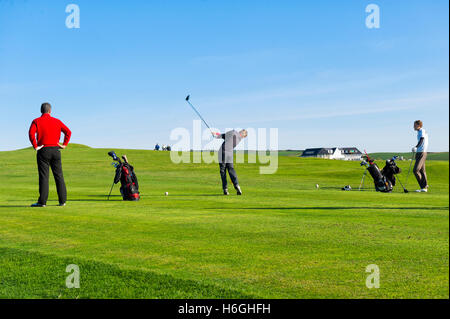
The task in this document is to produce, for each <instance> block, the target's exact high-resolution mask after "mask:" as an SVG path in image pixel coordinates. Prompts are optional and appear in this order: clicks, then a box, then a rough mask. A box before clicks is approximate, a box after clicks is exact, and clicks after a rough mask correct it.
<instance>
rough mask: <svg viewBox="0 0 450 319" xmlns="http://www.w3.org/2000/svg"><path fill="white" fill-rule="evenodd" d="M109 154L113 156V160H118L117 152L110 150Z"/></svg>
mask: <svg viewBox="0 0 450 319" xmlns="http://www.w3.org/2000/svg"><path fill="white" fill-rule="evenodd" d="M108 155H109V156H111V157H112V159H113V160H115V161H118V160H119V158H118V157H117V155H116V153H115V152H114V151H111V152H108Z"/></svg>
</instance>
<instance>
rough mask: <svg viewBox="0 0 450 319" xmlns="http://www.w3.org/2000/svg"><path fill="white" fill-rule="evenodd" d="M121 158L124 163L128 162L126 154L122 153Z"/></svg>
mask: <svg viewBox="0 0 450 319" xmlns="http://www.w3.org/2000/svg"><path fill="white" fill-rule="evenodd" d="M122 159H123V161H124V162H125V163H127V164H128V158H127V156H126V155H122Z"/></svg>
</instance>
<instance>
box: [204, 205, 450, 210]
mask: <svg viewBox="0 0 450 319" xmlns="http://www.w3.org/2000/svg"><path fill="white" fill-rule="evenodd" d="M209 209H213V210H214V209H215V210H222V209H223V210H226V209H235V208H234V207H229V208H226V207H213V208H209ZM241 209H245V210H351V209H370V210H410V209H415V210H448V209H449V208H448V207H444V206H442V207H338V206H329V207H307V206H305V207H239V208H238V210H241Z"/></svg>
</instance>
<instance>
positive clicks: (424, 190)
mask: <svg viewBox="0 0 450 319" xmlns="http://www.w3.org/2000/svg"><path fill="white" fill-rule="evenodd" d="M420 191H421V192H422V193H428V188H422V189H421V190H420Z"/></svg>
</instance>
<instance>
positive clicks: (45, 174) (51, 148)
mask: <svg viewBox="0 0 450 319" xmlns="http://www.w3.org/2000/svg"><path fill="white" fill-rule="evenodd" d="M51 111H52V107H51V105H50V104H49V103H44V104H42V105H41V113H42V116H41V117H38V118H37V119H35V120H34V121H33V122H32V123H31V126H30V131H29V133H28V135H29V137H30V142H31V144H32V145H33V147H34V149H35V150H36V151H37V165H38V171H39V195H40V196H39V200H38V201H37V203H35V204H33V205H31V207H45V206H46V204H47V199H48V178H49V167H51V168H52V172H53V177H54V178H55V183H56V190H57V191H58V198H59V206H65V205H66V201H67V191H66V184H65V183H64V176H63V171H62V164H61V153H60V151H59V150H60V149H64V148H66V146H67V144H69V140H70V136H71V135H72V133H71V132H70V130H69V128H68V127H67V126H65V125H64V124H63V122H61V121H60V120H58V119H56V118H54V117H51V115H50V113H51ZM61 132H63V133H64V143H63V144H62V145H61V144H60V143H59V139H60V137H61Z"/></svg>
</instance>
